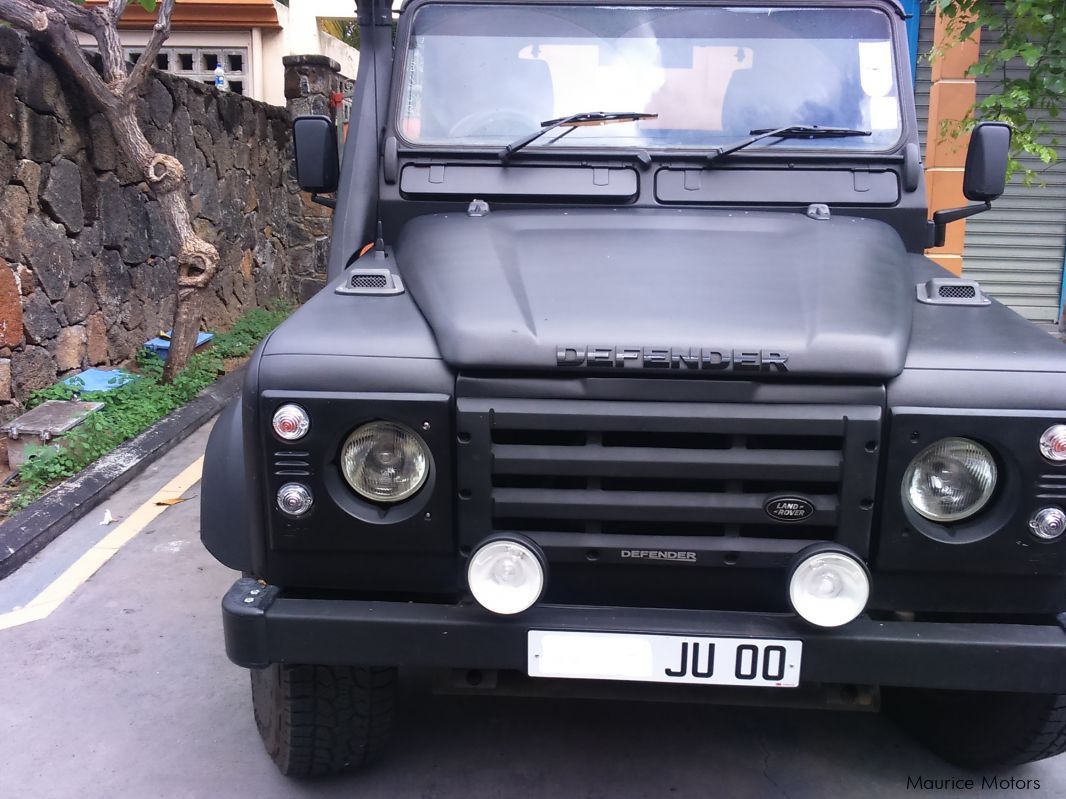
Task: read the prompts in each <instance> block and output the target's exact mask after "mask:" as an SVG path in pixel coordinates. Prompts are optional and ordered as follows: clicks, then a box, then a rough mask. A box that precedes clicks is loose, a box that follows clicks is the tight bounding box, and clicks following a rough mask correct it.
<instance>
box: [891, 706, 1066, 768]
mask: <svg viewBox="0 0 1066 799" xmlns="http://www.w3.org/2000/svg"><path fill="white" fill-rule="evenodd" d="M882 698H883V702H884V707H885V711H886V712H887V713H888V714H889V715H891V716H892V717H893V718H895V720H896V721H897V722H898V723H899V725H900V726H901V727H903V729H905V730H906V731H907V732H909V733H910V734H911V735H913V736H914V737H915V738H917V739H918V740H920V741H921V742H922V743H924V744H925V745H926V746H927V747H928V748H929V749H931V750H932V751H933V752H935V753H936V754H938V755H940V756H941V757H942V758H944V760H946V761H948V762H949V763H952V764H954V765H956V766H961V767H963V768H968V769H974V770H986V771H987V770H990V769H995V768H1001V767H1008V766H1020V765H1022V764H1023V763H1031V762H1033V761H1034V760H1043V759H1044V758H1047V757H1053V756H1055V755H1058V754H1061V753H1062V752H1063V751H1066V695H1063V694H1014V693H991V692H982V691H927V690H918V689H902V688H895V689H887V688H886V689H884V690H883V691H882Z"/></svg>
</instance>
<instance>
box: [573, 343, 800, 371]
mask: <svg viewBox="0 0 1066 799" xmlns="http://www.w3.org/2000/svg"><path fill="white" fill-rule="evenodd" d="M555 363H556V365H558V366H587V367H593V368H599V367H606V368H612V367H618V368H623V369H624V368H626V367H637V368H644V369H703V370H708V371H713V372H727V371H733V372H787V371H788V366H787V364H788V355H786V354H785V353H783V352H780V351H778V350H731V349H707V348H703V347H586V346H576V347H565V346H560V347H556V351H555Z"/></svg>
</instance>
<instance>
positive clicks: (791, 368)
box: [395, 209, 915, 379]
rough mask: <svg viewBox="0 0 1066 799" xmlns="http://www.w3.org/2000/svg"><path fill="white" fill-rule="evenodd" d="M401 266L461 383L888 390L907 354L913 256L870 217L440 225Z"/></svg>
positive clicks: (617, 217)
mask: <svg viewBox="0 0 1066 799" xmlns="http://www.w3.org/2000/svg"><path fill="white" fill-rule="evenodd" d="M395 253H396V264H397V268H398V270H399V272H400V274H401V275H402V277H403V280H404V282H405V284H406V287H407V289H408V291H409V292H410V293H411V295H412V296H413V298H414V300H415V302H416V303H417V304H418V306H419V308H420V309H421V311H422V313H423V315H424V316H425V318H426V320H427V321H428V323H429V325H430V326H431V328H432V329H433V333H434V335H435V336H436V339H437V344H438V347H439V349H440V352H441V355H442V356H443V358H444V359H445V360H446V361H447V362H448V363H449V364H451V365H452V366H454V367H457V368H463V369H482V368H492V369H523V370H525V369H551V370H556V371H558V370H570V371H575V370H580V371H582V372H586V371H591V370H599V369H603V370H605V371H614V372H617V371H618V370H619V369H627V370H633V371H634V373H636V372H637V371H640V372H641V373H645V374H650V373H653V372H654V373H657V374H663V375H665V374H667V373H669V374H686V375H688V376H697V375H698V376H708V377H713V376H722V375H726V374H732V373H734V372H735V373H741V372H751V371H762V372H766V373H774V374H781V375H833V376H847V377H868V378H878V379H885V378H889V377H893V376H895V375H897V374H899V373H900V371H902V369H903V365H904V361H905V358H906V354H907V346H908V340H909V337H910V331H911V315H912V309H913V305H914V292H915V289H914V282H913V277H912V274H911V271H912V270H911V269H910V268H909V266H908V264H907V254H906V252H905V249H904V247H903V244H902V242H901V241H900V239H899V237H898V235H897V234H896V233H895V231H893V230H892V228H890V227H889V226H887V225H885V224H883V223H881V222H876V221H872V220H867V219H862V218H858V217H845V216H835V217H833V218H832V219H829V220H815V219H811V218H809V217H807V216H806V215H804V214H802V213H785V212H742V211H734V212H729V211H705V210H694V209H683V210H665V209H664V210H658V209H656V210H644V209H639V210H638V209H604V210H595V209H594V210H569V211H564V210H541V211H502V212H492V213H489V214H487V215H485V216H482V217H470V216H467V215H466V214H437V215H431V216H424V217H419V218H416V219H414V220H412V221H411V222H409V223H408V224H407V225H406V226H405V228H404V229H403V231H402V233H401V235H400V237H399V239H398V241H397V243H396V250H395ZM637 353H640V355H639V357H638V355H637ZM696 353H698V354H699V355H698V357H697V356H696ZM715 353H717V355H716V354H715ZM664 358H665V363H664ZM782 358H785V359H787V360H785V361H783V362H782V361H781V359H782ZM612 364H614V365H613V366H612Z"/></svg>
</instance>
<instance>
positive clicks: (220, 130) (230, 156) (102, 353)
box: [0, 28, 329, 419]
mask: <svg viewBox="0 0 1066 799" xmlns="http://www.w3.org/2000/svg"><path fill="white" fill-rule="evenodd" d="M139 116H140V118H141V122H142V124H143V125H144V130H145V134H146V136H147V137H148V139H149V141H150V142H151V143H152V144H153V146H155V147H156V149H157V150H160V151H162V152H166V153H172V154H175V155H177V156H178V158H179V159H180V160H181V161H182V163H183V164H184V165H185V168H186V171H187V173H188V177H189V191H190V193H191V195H192V211H193V215H194V217H195V221H194V225H195V227H196V229H197V231H198V232H199V234H200V235H201V236H203V237H204V238H206V239H207V240H208V241H211V242H212V243H214V244H215V246H216V247H218V249H219V252H220V254H221V258H222V263H221V268H220V270H219V273H218V275H217V276H216V278H215V280H214V284H213V290H212V291H211V292H210V296H209V298H208V299H207V301H206V302H205V309H204V327H205V329H219V328H225V327H226V326H227V325H229V324H230V323H231V322H232V321H233V320H234V319H235V318H236V317H237V316H238V315H239V314H240V313H242V312H243V311H244V310H246V309H248V308H250V307H253V306H256V305H263V304H265V303H267V302H269V301H270V300H271V299H272V298H276V297H283V298H286V299H290V300H295V301H300V300H302V299H304V298H306V297H307V296H309V295H310V294H311V293H313V292H314V290H316V289H317V288H318V287H319V286H320V285H321V283H322V279H323V275H324V270H325V253H326V234H327V232H328V221H329V217H328V214H329V211H328V210H327V209H325V208H323V207H321V206H318V205H313V204H311V203H310V201H309V200H308V199H307V198H306V196H305V195H303V194H301V193H300V192H299V190H298V189H297V187H296V185H295V182H294V180H293V176H292V168H291V149H292V148H291V140H290V136H291V134H290V117H289V112H288V111H287V110H286V109H283V108H275V107H272V106H268V105H264V104H262V103H257V102H254V101H252V100H248V99H245V98H243V97H240V96H239V95H234V94H230V93H226V92H219V91H217V90H215V89H214V88H213V87H209V86H206V85H203V84H200V83H196V82H193V81H189V80H185V79H182V78H178V77H175V76H172V75H168V74H165V73H156V74H154V75H153V76H152V77H150V79H149V80H148V83H147V86H146V89H145V92H144V96H143V97H142V99H141V101H140V104H139ZM172 249H173V248H172V244H171V236H170V233H169V229H168V227H167V226H166V224H165V223H164V220H163V219H162V217H161V215H160V213H159V210H158V207H157V204H156V203H155V201H154V200H153V199H152V198H151V195H150V194H149V192H148V189H147V186H146V185H145V184H144V183H143V182H142V180H141V178H140V176H139V175H138V174H137V172H136V171H135V170H133V169H131V168H130V166H129V164H128V163H127V162H126V161H125V159H124V157H123V155H122V153H121V152H120V151H119V150H118V148H117V146H116V144H115V142H114V140H113V138H112V136H111V134H110V131H109V129H108V126H107V123H106V121H105V120H104V118H103V117H102V116H101V115H100V114H99V113H95V112H94V110H93V109H92V107H91V106H90V105H89V104H88V102H87V101H86V100H85V99H84V98H83V97H82V96H81V95H80V93H79V91H78V90H77V89H76V88H75V87H73V86H72V84H71V82H70V79H69V77H67V76H66V75H65V74H64V73H63V70H62V68H61V67H59V68H53V66H52V65H51V64H50V63H49V61H48V60H47V58H46V57H44V56H43V54H42V53H41V52H39V51H38V50H37V48H35V46H33V45H32V44H30V43H29V42H27V41H26V40H25V39H24V38H23V37H22V36H20V35H18V34H16V33H15V32H14V31H12V30H10V29H5V28H0V419H3V418H7V417H10V416H12V415H14V413H15V412H16V411H17V410H18V408H19V406H20V404H21V403H22V402H23V401H24V400H25V399H26V398H27V397H28V396H29V394H30V392H32V391H33V390H35V389H38V388H43V387H45V386H48V385H51V384H52V383H54V382H55V381H56V379H57V378H62V377H64V376H66V375H67V374H70V373H73V372H76V371H78V370H80V369H82V368H85V367H88V366H96V365H111V364H118V363H121V362H123V361H125V360H127V359H129V358H131V357H132V356H133V355H134V354H135V353H136V351H137V350H138V349H139V347H140V346H141V345H142V344H143V343H144V342H145V341H147V340H148V339H149V338H151V337H153V336H155V335H157V334H158V333H159V331H160V330H167V329H169V328H170V321H171V314H172V313H173V308H174V291H175V284H176V266H175V260H174V258H173V257H172V255H171V252H172Z"/></svg>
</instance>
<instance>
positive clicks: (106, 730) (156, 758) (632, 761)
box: [0, 428, 1066, 799]
mask: <svg viewBox="0 0 1066 799" xmlns="http://www.w3.org/2000/svg"><path fill="white" fill-rule="evenodd" d="M206 438H207V429H206V428H205V429H203V430H201V431H200V432H199V433H197V434H196V435H194V436H193V437H192V438H190V439H189V440H188V441H186V442H184V443H183V444H181V445H180V446H179V447H178V448H176V449H175V450H174V451H173V452H171V453H170V454H169V455H167V456H166V457H165V458H163V459H162V460H160V461H159V462H158V463H156V464H155V465H153V466H152V467H151V468H150V469H149V470H148V471H147V472H146V473H145V474H144V475H142V476H141V477H139V478H137V480H135V481H134V482H133V483H131V484H130V485H129V486H127V487H126V488H125V489H123V490H122V491H121V492H119V493H118V494H116V495H115V496H114V497H112V498H111V499H110V500H109V501H108V502H107V503H105V507H107V508H109V509H110V510H111V511H112V515H113V516H114V517H115V518H116V519H117V520H118V522H119V523H121V522H122V520H123V519H125V518H128V517H129V516H130V515H131V514H132V513H134V512H135V510H136V509H137V508H138V507H140V506H141V505H143V504H144V503H145V501H146V500H147V499H148V498H149V497H151V496H152V495H153V494H155V493H156V492H157V491H158V490H159V489H160V487H162V486H163V485H165V484H166V483H167V482H168V481H170V480H171V479H173V478H174V477H175V476H176V475H178V474H179V473H181V472H182V471H183V470H184V469H185V468H186V467H188V466H189V465H190V464H191V463H193V462H194V461H195V460H196V459H197V457H199V455H200V454H202V451H203V447H204V445H205V443H206ZM198 494H199V486H198V485H194V486H193V487H192V488H191V489H189V490H188V491H187V492H186V494H185V496H187V497H190V498H194V501H189V502H184V503H182V504H179V505H175V506H173V507H169V508H167V509H166V510H165V511H164V512H163V513H162V514H160V515H159V516H158V517H157V518H155V519H154V520H153V521H151V522H150V523H149V524H148V526H147V527H145V528H144V529H143V531H141V532H140V533H139V534H138V535H136V536H135V537H133V538H132V539H131V540H130V541H129V542H128V543H126V544H125V545H124V546H122V548H121V549H120V550H119V551H118V552H117V553H116V554H115V555H114V556H113V557H112V558H111V559H110V560H109V561H108V562H106V563H105V564H104V565H103V566H102V567H101V568H100V570H99V571H98V572H96V573H95V575H93V576H92V577H91V578H90V579H89V580H88V581H87V582H84V583H83V584H80V585H78V586H77V588H76V590H74V591H73V593H72V594H71V595H70V596H69V598H67V599H66V600H65V601H63V602H62V604H61V605H59V606H58V607H57V608H56V609H55V610H54V611H53V612H52V613H51V615H49V616H47V617H46V618H44V619H42V620H40V621H33V622H30V623H26V624H22V625H20V626H16V627H12V628H10V629H0V685H2V687H3V690H2V693H0V742H3V750H2V752H0V798H2V799H8V798H10V799H38V797H40V798H41V799H45V798H47V799H52V797H62V798H65V797H85V798H86V799H94V798H95V797H101V798H103V797H107V799H127V798H128V799H148V797H163V798H165V799H183V798H184V797H190V798H195V799H201V798H204V799H207V798H213V797H220V798H223V799H229V798H230V797H255V799H273V797H278V798H279V799H280V797H342V796H344V797H348V796H359V797H373V798H375V799H376V798H377V797H381V798H382V799H384V798H385V797H389V798H390V799H393V798H398V797H417V798H418V799H489V798H490V797H493V798H494V797H500V798H501V799H503V798H506V799H523V798H524V797H537V798H540V797H544V798H545V799H547V798H548V797H551V799H557V798H560V799H565V798H569V797H575V798H577V797H581V798H582V799H599V798H600V797H602V798H603V799H608V798H610V799H637V798H638V797H648V799H658V798H659V797H678V798H679V799H681V798H682V797H684V798H685V799H687V798H688V797H701V798H703V797H708V798H710V797H778V796H781V797H790V798H791V799H800V798H801V797H819V799H822V798H823V797H851V796H869V797H895V796H909V795H914V794H921V793H929V794H935V795H936V796H940V797H952V796H959V797H962V796H965V797H970V796H1015V797H1016V796H1026V795H1032V796H1040V797H1059V796H1066V756H1064V757H1060V758H1057V759H1054V760H1051V761H1045V762H1044V763H1040V764H1036V765H1033V766H1029V767H1026V768H1023V769H1019V770H1017V771H1015V772H1014V773H1013V776H1014V777H1015V778H1017V779H1029V780H1034V779H1036V780H1039V782H1040V789H1039V790H1036V791H1034V790H1029V791H1024V790H1023V791H1019V790H1010V789H1008V790H1002V791H999V790H997V791H984V790H981V789H980V785H981V777H980V776H977V777H976V782H977V785H976V787H975V789H974V790H968V791H967V790H963V791H952V790H932V791H916V790H908V787H907V779H908V777H912V778H914V777H924V778H928V779H945V778H947V779H951V778H954V777H965V776H967V775H964V774H962V773H961V772H959V771H957V770H955V769H952V768H951V767H949V766H947V765H946V764H944V763H942V762H941V761H939V760H938V759H936V758H935V757H933V756H932V755H930V754H928V753H926V752H925V751H924V750H922V749H921V748H919V747H918V746H916V745H914V744H912V743H911V742H910V741H909V740H908V739H907V738H906V737H904V736H903V735H902V734H901V733H899V732H898V731H897V730H896V728H895V727H894V726H893V725H892V724H891V723H890V722H888V721H887V720H885V719H883V718H881V717H879V716H875V715H870V714H852V713H842V712H832V713H831V712H817V711H780V710H770V709H749V708H736V707H728V708H723V707H714V706H685V705H674V704H671V705H653V704H644V703H601V702H590V701H577V700H539V701H538V700H524V699H505V698H493V697H449V696H435V695H433V694H431V693H430V692H429V690H428V688H427V686H426V680H425V678H424V675H418V674H415V675H409V678H408V679H406V680H405V685H404V689H403V697H402V703H401V719H400V722H399V726H398V729H397V730H396V735H395V739H394V741H393V747H392V750H391V753H390V755H389V756H388V757H387V758H386V759H385V760H384V761H382V762H381V763H380V764H378V765H377V766H375V767H374V768H373V769H372V770H370V771H368V772H366V773H364V774H358V775H353V776H345V777H341V778H335V779H327V780H320V781H309V782H294V781H290V780H286V779H285V778H283V777H281V776H280V775H279V774H278V773H277V771H276V770H275V769H274V766H273V764H272V763H271V762H270V761H269V759H268V758H267V757H266V755H265V754H264V753H263V749H262V745H261V743H260V741H259V738H258V736H257V734H256V730H255V724H254V722H253V720H252V712H251V702H250V696H249V689H248V676H247V673H246V672H245V671H244V670H243V669H239V668H237V667H236V666H233V665H231V664H230V663H229V661H228V660H227V659H226V656H225V654H224V652H223V645H222V631H221V625H220V618H219V608H218V602H219V599H220V597H221V596H222V593H223V592H224V591H225V589H226V588H227V587H228V586H229V585H230V583H231V582H232V581H233V579H234V578H235V575H234V573H232V572H230V571H229V570H227V569H225V568H224V567H222V566H220V565H219V564H217V563H216V562H215V561H214V560H213V559H212V558H211V557H210V556H209V555H208V554H207V553H206V552H205V551H204V550H203V548H202V547H201V545H200V543H199V538H198V523H199V519H198V514H199V503H198V502H197V501H195V498H196V497H197V496H198ZM102 516H103V507H101V508H98V509H96V510H94V511H93V512H92V513H90V514H89V515H88V516H87V517H86V518H85V519H84V520H83V521H82V522H80V523H79V524H78V525H77V526H75V528H72V529H71V530H70V531H68V532H67V533H65V534H64V535H63V536H62V537H61V538H60V539H59V540H58V541H56V542H55V543H53V544H52V545H51V546H50V547H49V548H48V549H47V550H46V551H45V552H43V553H42V554H41V555H39V556H38V557H37V558H36V559H34V560H33V561H31V562H30V563H29V564H27V565H26V566H25V567H23V568H22V569H21V570H20V571H19V572H17V573H16V574H15V575H13V576H12V577H10V578H8V579H7V580H4V581H2V582H0V614H4V613H6V612H8V611H10V610H11V609H12V608H14V607H16V606H18V605H23V604H25V603H27V602H28V601H30V599H32V597H34V596H36V595H38V594H39V592H40V591H41V590H42V589H43V588H44V587H45V586H47V585H49V584H50V583H52V582H53V581H54V580H55V579H56V578H57V576H59V575H60V574H62V573H63V572H64V571H65V570H67V569H68V568H69V567H70V565H71V564H72V563H74V562H76V561H77V560H78V558H79V557H81V556H82V555H83V554H84V553H85V552H86V551H89V550H90V549H91V548H92V547H93V545H94V544H96V543H97V542H98V541H99V540H100V539H101V538H103V537H104V536H105V535H107V534H108V532H110V531H113V530H114V529H115V528H114V526H109V527H103V526H100V525H99V521H100V519H101V518H102ZM998 776H1000V777H1001V778H1008V777H1009V776H1010V775H1007V774H1002V775H998Z"/></svg>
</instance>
